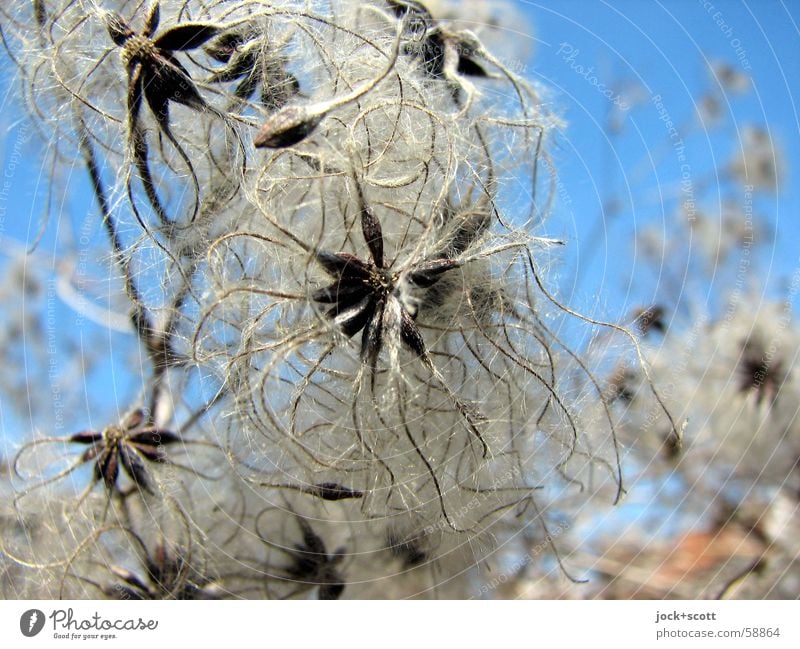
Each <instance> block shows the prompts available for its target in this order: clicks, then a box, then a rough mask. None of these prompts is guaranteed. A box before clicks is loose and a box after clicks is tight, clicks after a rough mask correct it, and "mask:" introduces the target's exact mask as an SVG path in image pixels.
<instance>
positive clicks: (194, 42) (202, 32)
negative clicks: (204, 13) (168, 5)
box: [155, 23, 219, 51]
mask: <svg viewBox="0 0 800 649" xmlns="http://www.w3.org/2000/svg"><path fill="white" fill-rule="evenodd" d="M217 34H219V27H217V26H216V25H210V24H208V23H183V24H182V25H176V26H175V27H171V28H170V29H168V30H167V31H165V32H164V33H163V34H161V36H159V37H158V38H156V39H155V45H156V47H159V48H161V49H165V50H172V51H178V50H193V49H195V48H197V47H200V46H201V45H203V43H206V42H207V41H209V40H210V39H211V38H213V37H214V36H216V35H217Z"/></svg>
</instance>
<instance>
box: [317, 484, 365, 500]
mask: <svg viewBox="0 0 800 649" xmlns="http://www.w3.org/2000/svg"><path fill="white" fill-rule="evenodd" d="M310 493H312V494H313V495H315V496H318V497H319V498H322V499H323V500H347V499H349V498H361V497H362V496H363V495H364V494H363V492H361V491H356V490H354V489H348V488H347V487H343V486H342V485H339V484H336V483H335V482H322V483H320V484H317V485H314V486H313V487H312V489H311V490H310Z"/></svg>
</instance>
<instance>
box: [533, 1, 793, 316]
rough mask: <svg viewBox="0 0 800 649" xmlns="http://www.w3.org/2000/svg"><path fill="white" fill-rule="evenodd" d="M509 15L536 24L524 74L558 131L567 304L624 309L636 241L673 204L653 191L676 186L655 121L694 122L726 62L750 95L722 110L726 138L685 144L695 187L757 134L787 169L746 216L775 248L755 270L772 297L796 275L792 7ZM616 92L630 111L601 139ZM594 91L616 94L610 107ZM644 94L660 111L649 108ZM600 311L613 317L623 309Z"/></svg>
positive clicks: (633, 5)
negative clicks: (573, 281)
mask: <svg viewBox="0 0 800 649" xmlns="http://www.w3.org/2000/svg"><path fill="white" fill-rule="evenodd" d="M520 5H521V6H522V7H523V8H524V11H525V13H526V14H527V15H528V16H529V17H530V19H531V22H532V25H533V33H532V34H528V36H529V37H531V38H532V39H533V44H534V47H535V51H534V54H533V57H532V60H531V62H530V65H529V72H530V73H531V74H532V76H534V77H535V78H538V79H541V80H542V82H543V83H544V84H546V85H547V86H549V87H551V88H554V89H555V92H554V94H553V102H554V105H555V107H556V109H557V110H559V111H560V113H561V114H562V115H563V116H564V118H565V119H566V121H567V123H568V126H567V128H566V129H565V131H564V132H563V133H562V134H561V135H560V137H559V138H558V139H557V145H556V148H555V151H554V156H555V160H556V165H557V167H558V169H559V172H560V176H561V180H562V183H563V188H562V190H561V192H562V198H564V197H567V198H566V200H562V201H561V204H560V206H559V207H558V208H557V211H556V214H555V215H554V217H553V218H552V221H551V223H552V225H553V227H554V228H555V229H559V228H563V232H564V233H565V234H566V236H567V237H568V238H569V239H570V240H571V244H572V245H571V247H570V252H569V253H568V255H569V258H570V259H571V260H572V261H573V262H574V261H576V260H578V259H580V264H579V266H578V268H579V270H577V271H575V266H574V264H573V265H568V266H567V267H565V268H563V273H564V275H565V278H567V280H568V281H567V283H569V277H571V276H572V274H573V273H576V274H578V275H579V276H580V278H581V280H580V283H579V285H578V287H577V290H578V295H577V296H576V297H579V298H582V299H591V298H593V297H594V296H595V295H596V294H597V293H598V292H603V293H604V299H605V300H608V296H609V295H610V294H614V293H615V292H617V291H620V293H619V296H620V297H621V298H623V300H626V299H628V281H629V280H630V279H631V278H635V277H636V276H637V273H638V267H636V266H634V265H632V263H631V258H632V255H633V253H634V248H633V242H632V238H633V235H634V233H635V232H638V231H640V230H641V228H643V227H645V226H646V225H647V224H653V223H656V224H657V225H660V223H661V222H663V221H665V220H668V219H669V217H670V214H669V213H668V212H669V211H670V210H671V208H673V207H674V205H672V206H671V205H669V204H667V202H666V201H664V200H660V199H659V197H658V187H659V186H662V187H665V186H670V185H671V184H673V183H675V182H677V181H678V180H679V179H680V177H681V164H680V163H679V162H678V160H677V159H676V156H675V155H674V151H670V150H669V149H670V147H669V144H668V142H669V139H668V133H667V130H666V128H665V124H664V122H663V121H662V120H661V119H660V118H659V110H660V109H661V108H662V107H663V110H666V111H667V112H668V114H669V117H670V118H671V119H672V120H673V121H674V122H675V123H676V124H688V123H689V122H690V121H691V120H692V119H694V113H695V106H696V102H697V101H698V99H699V98H700V96H701V94H703V93H704V92H706V91H707V90H708V89H710V88H712V87H713V86H714V84H713V83H712V80H711V77H710V75H709V72H708V70H709V63H710V62H714V61H724V62H726V63H728V64H730V65H731V66H733V68H734V69H736V70H738V71H739V72H741V73H743V74H744V75H746V76H747V77H749V78H750V79H751V83H752V86H751V89H750V90H749V92H747V93H746V94H742V95H736V94H733V93H729V94H728V96H727V97H724V98H723V104H722V111H723V115H724V116H725V118H726V119H727V120H728V125H727V127H726V128H725V129H718V130H716V131H714V130H711V131H707V132H706V131H704V130H697V131H695V133H694V135H693V136H691V137H686V138H684V139H685V142H686V144H687V149H686V158H687V162H688V163H689V164H690V166H691V171H690V173H691V176H692V179H693V181H694V183H695V186H697V185H699V184H700V183H701V182H702V181H703V180H704V178H705V177H706V176H708V174H709V173H710V172H712V171H713V170H714V169H715V168H718V167H720V166H721V165H722V164H724V163H727V161H728V159H729V157H730V156H731V154H732V153H733V152H735V151H736V150H737V148H739V147H740V146H741V143H740V137H741V135H742V129H744V128H745V127H746V126H747V125H748V124H758V125H763V126H766V127H767V128H768V131H769V133H770V135H771V137H772V138H773V140H774V141H775V142H776V144H777V146H778V148H779V150H780V151H782V152H783V155H784V157H785V161H786V163H787V164H786V169H785V172H786V173H785V175H784V177H783V182H782V184H781V187H780V193H778V194H776V193H775V192H763V193H761V194H760V195H759V196H758V197H757V198H756V200H755V211H756V212H757V218H765V219H766V220H767V221H768V222H769V224H770V225H771V226H772V228H773V236H771V237H770V238H769V240H765V241H763V247H764V253H763V254H764V255H765V259H764V265H763V266H762V271H763V274H764V275H767V276H768V280H769V282H770V283H771V284H772V285H773V286H772V288H773V289H775V288H776V287H777V286H778V285H779V284H780V281H781V279H782V278H784V277H785V276H786V275H790V274H791V273H792V272H793V271H794V270H795V268H796V267H797V265H798V263H800V259H799V257H800V243H798V242H800V218H798V212H799V210H798V208H800V199H799V198H798V192H797V187H798V182H797V181H798V164H797V162H798V159H797V152H798V151H800V121H798V106H797V99H796V97H795V92H794V89H796V88H798V87H800V32H798V18H800V3H797V2H780V1H778V0H760V1H758V2H753V1H751V2H743V1H739V0H716V1H715V2H713V3H712V2H708V1H707V0H677V1H676V0H673V1H671V2H658V1H650V0H616V1H614V2H602V1H595V0H592V1H588V0H562V1H559V2H527V1H526V2H521V3H520ZM526 31H527V30H526ZM620 86H622V87H627V88H629V89H630V88H631V87H638V88H639V92H640V93H641V94H640V96H639V101H640V102H641V103H639V104H637V105H635V106H634V107H632V108H631V109H630V110H629V111H627V114H626V117H625V121H624V132H623V133H622V135H620V136H619V137H617V138H614V139H609V138H608V133H607V131H606V130H605V129H604V126H605V122H606V119H607V117H608V115H609V109H610V108H612V107H613V103H614V101H617V103H621V100H620V99H619V91H620ZM602 90H613V91H614V92H613V95H612V98H611V99H609V98H607V96H604V94H603V92H602ZM654 96H660V97H661V101H660V102H658V103H656V102H654V101H653V97H654ZM623 97H624V95H623ZM628 103H630V102H628ZM681 136H683V132H682V131H681ZM665 143H667V144H666V145H665ZM665 146H666V150H665ZM649 155H653V156H654V157H656V158H659V156H660V163H659V164H655V165H650V164H649V163H648V156H649ZM642 161H644V163H645V164H644V167H643V169H644V173H643V174H640V173H638V171H639V164H640V163H641V162H642ZM723 189H724V188H723ZM611 196H614V197H616V198H617V200H618V201H620V203H621V206H622V209H621V211H620V212H619V213H618V214H617V215H616V216H615V217H610V216H609V214H608V212H605V213H604V205H607V200H608V198H609V197H611ZM711 203H712V204H713V201H712V202H711ZM662 210H663V212H662ZM604 217H605V218H604ZM600 219H602V220H600ZM598 235H599V237H598ZM568 288H569V287H568V286H566V287H565V290H568ZM719 288H720V289H722V288H723V286H722V285H720V286H719ZM632 292H633V293H636V292H637V291H636V289H633V290H632ZM629 299H630V300H632V301H635V299H636V297H635V296H630V298H629ZM608 309H609V311H610V312H612V313H613V312H619V313H620V314H622V313H624V306H623V305H621V304H618V305H608Z"/></svg>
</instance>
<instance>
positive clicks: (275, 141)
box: [253, 106, 322, 149]
mask: <svg viewBox="0 0 800 649" xmlns="http://www.w3.org/2000/svg"><path fill="white" fill-rule="evenodd" d="M321 121H322V115H313V114H309V112H308V110H307V109H306V108H304V107H303V106H287V107H286V108H283V109H282V110H279V111H278V112H277V113H275V114H274V115H272V116H271V117H270V118H269V119H268V120H267V121H266V122H265V124H264V125H263V126H262V127H261V130H259V131H258V133H257V134H256V137H255V139H254V140H253V145H254V146H255V147H256V148H264V147H266V148H270V149H281V148H284V147H288V146H294V145H295V144H298V143H299V142H302V141H303V140H305V139H306V138H307V137H308V136H309V135H311V133H313V132H314V129H316V128H317V126H319V123H320V122H321Z"/></svg>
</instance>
